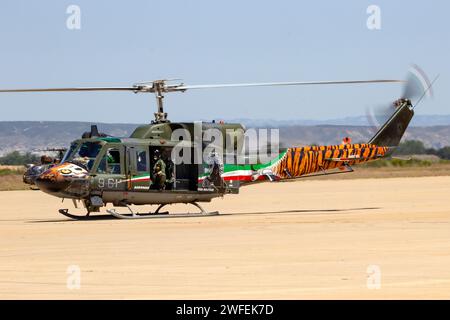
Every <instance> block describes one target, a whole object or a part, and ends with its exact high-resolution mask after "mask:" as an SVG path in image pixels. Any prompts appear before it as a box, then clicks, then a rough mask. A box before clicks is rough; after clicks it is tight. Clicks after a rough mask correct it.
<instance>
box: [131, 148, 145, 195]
mask: <svg viewBox="0 0 450 320" xmlns="http://www.w3.org/2000/svg"><path fill="white" fill-rule="evenodd" d="M150 173H151V170H150V162H149V150H148V147H147V146H130V147H126V176H127V181H128V182H127V190H129V191H148V190H149V189H150V184H151V174H150Z"/></svg>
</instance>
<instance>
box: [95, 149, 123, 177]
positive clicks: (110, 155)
mask: <svg viewBox="0 0 450 320" xmlns="http://www.w3.org/2000/svg"><path fill="white" fill-rule="evenodd" d="M97 172H98V173H106V174H120V173H121V171H120V150H119V149H118V148H108V149H107V150H106V153H105V155H104V156H103V158H102V160H101V161H100V164H99V165H98V168H97Z"/></svg>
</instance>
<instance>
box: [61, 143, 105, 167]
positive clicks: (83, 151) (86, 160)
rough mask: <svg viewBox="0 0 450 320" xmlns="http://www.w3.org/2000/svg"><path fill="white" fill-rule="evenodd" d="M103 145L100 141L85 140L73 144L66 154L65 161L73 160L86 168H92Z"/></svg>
mask: <svg viewBox="0 0 450 320" xmlns="http://www.w3.org/2000/svg"><path fill="white" fill-rule="evenodd" d="M101 148H102V145H101V144H100V143H99V142H83V143H81V144H75V143H74V144H72V145H71V146H70V149H69V150H68V151H67V153H66V155H65V156H64V159H63V162H65V161H71V162H75V163H77V164H80V165H82V166H84V167H86V169H88V170H91V168H92V166H93V164H94V162H95V158H96V157H97V155H98V153H99V152H100V150H101Z"/></svg>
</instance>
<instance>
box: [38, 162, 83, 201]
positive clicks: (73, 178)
mask: <svg viewBox="0 0 450 320" xmlns="http://www.w3.org/2000/svg"><path fill="white" fill-rule="evenodd" d="M86 177H87V171H86V170H85V169H83V168H81V167H80V166H78V165H75V164H72V163H63V164H60V165H56V166H54V167H51V168H49V169H48V170H47V171H45V172H43V173H42V174H40V175H39V176H38V177H37V178H36V186H37V187H38V188H39V189H40V190H41V191H43V192H46V193H49V194H51V195H54V196H58V197H62V198H64V197H66V196H76V195H78V193H80V192H82V191H85V190H84V189H85V184H86V183H85V182H86Z"/></svg>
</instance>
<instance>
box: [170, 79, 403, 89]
mask: <svg viewBox="0 0 450 320" xmlns="http://www.w3.org/2000/svg"><path fill="white" fill-rule="evenodd" d="M402 82H405V81H404V80H391V79H388V80H383V79H382V80H345V81H307V82H266V83H264V82H263V83H229V84H205V85H180V86H176V87H175V90H180V91H184V90H190V89H210V88H211V89H212V88H236V87H270V86H304V85H320V84H364V83H402Z"/></svg>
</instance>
